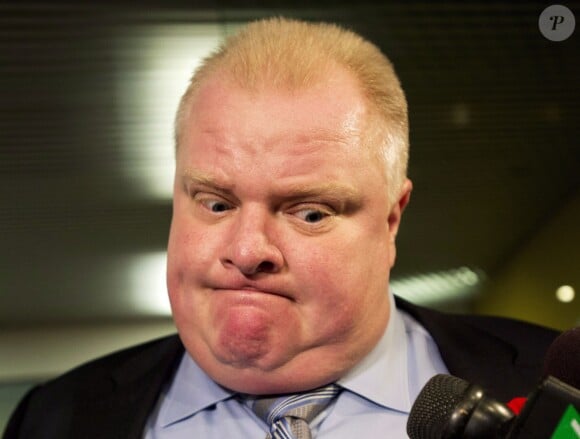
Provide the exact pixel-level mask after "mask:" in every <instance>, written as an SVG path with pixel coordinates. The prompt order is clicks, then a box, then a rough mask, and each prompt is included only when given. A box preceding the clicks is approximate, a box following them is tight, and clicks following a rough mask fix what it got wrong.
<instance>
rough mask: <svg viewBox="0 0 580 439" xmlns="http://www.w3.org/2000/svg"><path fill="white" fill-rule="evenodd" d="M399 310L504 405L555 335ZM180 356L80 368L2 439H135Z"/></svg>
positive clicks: (137, 352) (28, 403)
mask: <svg viewBox="0 0 580 439" xmlns="http://www.w3.org/2000/svg"><path fill="white" fill-rule="evenodd" d="M397 307H398V308H400V309H402V310H404V311H406V312H407V313H409V314H410V315H411V316H413V317H414V318H415V319H416V320H417V321H419V323H421V325H423V326H424V327H425V328H426V329H427V330H428V331H429V333H430V334H431V336H432V337H433V339H434V340H435V342H436V343H437V346H438V347H439V350H440V352H441V356H442V358H443V361H444V362H445V364H446V366H447V368H448V369H449V372H450V373H451V374H452V375H455V376H458V377H460V378H463V379H465V380H467V381H469V382H472V383H476V384H479V385H480V386H482V387H483V388H484V389H485V390H486V391H487V392H489V394H490V395H491V396H493V397H494V398H496V399H498V400H503V401H507V400H509V399H511V398H512V397H514V396H525V395H526V394H527V393H528V392H529V391H530V390H531V389H532V388H533V386H534V385H535V384H536V383H537V382H538V381H539V379H540V375H541V367H542V361H543V357H544V353H545V352H546V350H547V348H548V346H549V344H550V343H551V342H552V340H553V339H554V338H555V337H556V336H557V335H558V334H557V332H555V331H552V330H549V329H546V328H542V327H539V326H536V325H531V324H527V323H523V322H518V321H514V320H510V319H503V318H494V317H481V316H460V315H451V314H444V313H440V312H436V311H433V310H429V309H427V308H422V307H418V306H415V305H412V304H410V303H408V302H405V301H403V300H401V299H398V298H397ZM183 352H184V348H183V345H182V344H181V341H180V340H179V338H178V337H177V336H176V335H175V336H170V337H165V338H163V339H160V340H156V341H153V342H150V343H147V344H144V345H140V346H136V347H133V348H130V349H126V350H123V351H121V352H118V353H115V354H112V355H109V356H107V357H104V358H101V359H98V360H95V361H92V362H90V363H88V364H86V365H83V366H80V367H79V368H77V369H75V370H73V371H71V372H69V373H67V374H65V375H63V376H61V377H59V378H56V379H55V380H53V381H51V382H49V383H47V384H45V385H43V386H39V387H37V388H35V389H33V390H32V391H31V392H29V393H28V394H27V395H26V397H25V398H24V399H23V400H22V401H21V402H20V404H19V406H18V407H17V408H16V410H15V412H14V413H13V415H12V418H11V420H10V422H9V424H8V427H7V429H6V431H5V433H4V436H3V437H4V439H14V438H19V439H44V438H46V439H67V438H75V439H76V438H82V439H115V438H119V439H132V438H140V437H141V436H142V432H143V428H144V426H145V423H146V421H147V417H148V415H149V413H150V412H151V410H152V409H153V407H154V405H155V403H156V401H157V399H158V396H159V393H160V391H161V389H162V388H163V385H164V384H165V383H167V382H168V381H169V380H170V379H171V376H172V374H173V372H174V371H175V368H176V366H177V363H178V362H179V360H180V359H181V356H182V354H183ZM193 437H194V436H193V435H192V438H193Z"/></svg>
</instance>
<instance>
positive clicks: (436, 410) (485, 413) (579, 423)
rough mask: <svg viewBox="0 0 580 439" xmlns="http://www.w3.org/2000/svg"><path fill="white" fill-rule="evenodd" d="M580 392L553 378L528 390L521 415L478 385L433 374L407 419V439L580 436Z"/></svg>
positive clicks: (539, 438)
mask: <svg viewBox="0 0 580 439" xmlns="http://www.w3.org/2000/svg"><path fill="white" fill-rule="evenodd" d="M579 409H580V390H578V389H575V388H574V387H572V386H569V385H568V384H566V383H563V382H562V381H560V380H558V379H557V378H554V377H551V376H550V377H548V378H546V379H544V380H543V381H542V382H541V383H540V385H539V386H538V387H537V388H536V389H535V390H534V392H532V394H531V395H530V397H529V398H528V400H527V402H526V404H525V405H524V407H523V409H522V411H521V413H520V415H519V416H517V417H516V416H515V414H514V413H513V412H512V411H511V410H510V409H509V408H508V407H507V406H506V405H504V404H502V403H501V402H498V401H496V400H494V399H493V398H491V397H488V396H487V395H485V393H484V392H483V390H482V389H481V387H479V386H476V385H473V384H470V383H468V382H467V381H464V380H462V379H461V378H457V377H454V376H451V375H442V374H441V375H435V376H434V377H433V378H431V379H430V380H429V381H428V382H427V384H425V386H424V387H423V389H422V390H421V392H420V393H419V396H418V397H417V399H416V400H415V403H414V404H413V407H412V408H411V413H410V414H409V419H408V421H407V434H408V435H409V437H410V438H411V439H548V438H557V439H560V438H562V439H563V438H565V439H569V438H574V439H575V438H578V437H580V416H579V414H578V410H579Z"/></svg>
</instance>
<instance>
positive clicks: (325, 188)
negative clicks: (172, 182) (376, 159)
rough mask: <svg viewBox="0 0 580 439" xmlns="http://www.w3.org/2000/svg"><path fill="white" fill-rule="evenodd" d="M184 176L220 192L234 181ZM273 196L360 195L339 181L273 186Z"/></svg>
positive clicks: (202, 175)
mask: <svg viewBox="0 0 580 439" xmlns="http://www.w3.org/2000/svg"><path fill="white" fill-rule="evenodd" d="M184 178H185V180H186V181H187V182H188V183H193V184H198V185H200V186H207V187H210V188H213V189H216V190H219V191H220V192H226V193H232V194H233V192H234V188H235V183H230V182H227V181H219V182H218V181H217V180H216V178H215V177H213V176H211V175H209V174H205V173H200V172H197V171H186V172H185V173H184ZM273 192H274V196H275V197H279V198H284V199H297V198H307V197H330V198H333V199H336V200H351V201H353V200H355V199H357V198H359V197H360V193H359V191H357V190H355V189H354V188H353V187H351V186H350V185H347V184H344V183H340V182H328V183H313V184H304V183H297V184H287V185H284V186H283V187H275V188H274V191H273Z"/></svg>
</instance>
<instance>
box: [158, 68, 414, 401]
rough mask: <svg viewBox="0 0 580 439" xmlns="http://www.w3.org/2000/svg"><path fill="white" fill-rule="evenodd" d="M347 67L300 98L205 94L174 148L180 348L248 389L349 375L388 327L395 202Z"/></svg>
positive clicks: (227, 85)
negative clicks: (366, 142)
mask: <svg viewBox="0 0 580 439" xmlns="http://www.w3.org/2000/svg"><path fill="white" fill-rule="evenodd" d="M366 111H367V109H366V104H365V103H364V100H363V98H362V96H361V95H360V93H359V91H358V89H357V87H356V85H355V83H354V81H353V80H352V78H351V77H350V76H348V74H347V73H346V72H342V71H339V72H338V73H337V74H335V76H334V78H333V79H331V80H329V81H327V82H325V83H324V84H320V85H317V86H314V87H312V88H309V89H307V90H305V91H300V92H293V93H291V92H285V91H274V90H272V91H262V92H259V93H254V94H252V93H250V92H247V91H244V90H240V89H238V88H236V87H235V86H234V85H233V84H232V83H231V82H228V81H226V80H225V79H224V78H220V77H214V78H212V79H209V80H207V81H206V82H205V83H204V85H203V86H202V87H201V88H200V90H199V91H198V93H197V95H196V97H195V99H194V102H193V104H192V107H191V112H190V116H189V118H188V119H187V121H186V128H185V130H184V133H185V134H184V136H183V139H182V141H181V145H180V146H179V149H178V152H177V168H176V177H175V186H174V202H173V222H172V225H171V233H170V239H169V249H168V288H169V295H170V300H171V305H172V309H173V314H174V318H175V322H176V325H177V328H178V330H179V333H180V335H181V338H182V340H183V342H184V344H185V347H186V349H187V350H188V352H189V353H190V354H191V356H192V357H193V358H194V359H195V360H196V362H197V363H198V364H199V365H200V366H201V367H202V368H203V369H204V370H205V371H206V372H207V373H208V374H209V375H210V376H211V377H212V378H213V379H214V380H215V381H217V382H218V383H220V384H222V385H223V386H225V387H228V388H230V389H233V390H236V391H241V392H247V393H254V394H258V393H281V392H290V391H299V390H305V389H309V388H313V387H316V386H319V385H323V384H326V383H328V382H331V381H334V380H336V379H338V378H340V377H341V376H343V375H344V374H345V373H346V372H347V371H348V370H349V369H351V368H352V367H353V366H354V365H355V364H356V363H357V362H359V361H360V360H361V359H362V357H363V356H364V355H366V354H367V353H368V352H369V351H370V350H371V349H372V348H373V347H374V345H375V344H376V343H377V342H378V339H379V338H380V337H381V335H382V333H383V331H384V329H385V327H386V324H387V322H388V318H389V299H388V279H389V270H390V268H391V267H392V265H393V263H394V257H395V256H394V250H395V248H394V235H395V234H396V230H397V227H398V224H399V219H400V214H401V210H402V208H403V207H404V205H405V203H406V201H407V200H408V193H409V192H410V182H407V184H406V185H405V189H404V190H403V194H402V198H401V200H399V202H397V201H395V202H394V203H393V204H394V207H393V206H391V205H389V202H388V200H387V187H386V181H385V177H384V172H383V165H382V163H378V162H377V161H376V159H375V158H374V157H376V155H373V154H372V153H371V151H369V148H367V147H366V146H363V145H361V143H362V142H363V137H364V136H363V126H364V120H365V119H364V118H365V115H366Z"/></svg>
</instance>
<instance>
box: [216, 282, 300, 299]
mask: <svg viewBox="0 0 580 439" xmlns="http://www.w3.org/2000/svg"><path fill="white" fill-rule="evenodd" d="M212 289H213V291H214V292H217V293H227V294H235V295H238V296H240V298H242V297H245V298H248V299H253V298H255V299H257V298H259V297H261V296H264V297H266V296H270V297H280V298H283V299H288V300H292V301H294V299H293V298H292V297H291V296H290V295H288V294H286V293H284V292H280V291H279V290H269V289H263V288H257V287H254V286H247V285H246V286H228V285H223V286H219V287H214V288H212Z"/></svg>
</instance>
